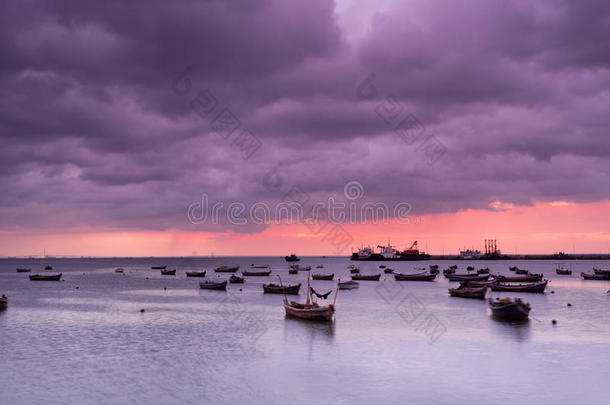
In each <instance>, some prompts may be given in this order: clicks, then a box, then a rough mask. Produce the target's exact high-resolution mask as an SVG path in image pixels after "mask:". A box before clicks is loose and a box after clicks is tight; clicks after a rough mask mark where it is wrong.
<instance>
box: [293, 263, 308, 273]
mask: <svg viewBox="0 0 610 405" xmlns="http://www.w3.org/2000/svg"><path fill="white" fill-rule="evenodd" d="M290 268H291V269H294V270H296V271H310V270H311V266H305V267H301V266H299V265H298V264H292V265H290Z"/></svg>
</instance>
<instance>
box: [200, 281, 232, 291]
mask: <svg viewBox="0 0 610 405" xmlns="http://www.w3.org/2000/svg"><path fill="white" fill-rule="evenodd" d="M199 288H201V289H202V290H225V291H226V289H227V280H224V281H211V280H205V281H200V282H199Z"/></svg>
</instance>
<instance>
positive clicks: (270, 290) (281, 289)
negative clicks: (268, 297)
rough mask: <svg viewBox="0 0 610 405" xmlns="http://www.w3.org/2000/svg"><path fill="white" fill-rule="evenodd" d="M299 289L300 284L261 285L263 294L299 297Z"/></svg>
mask: <svg viewBox="0 0 610 405" xmlns="http://www.w3.org/2000/svg"><path fill="white" fill-rule="evenodd" d="M300 289H301V284H300V283H299V284H297V285H277V284H263V291H264V292H265V294H289V295H299V290H300Z"/></svg>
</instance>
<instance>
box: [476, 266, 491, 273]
mask: <svg viewBox="0 0 610 405" xmlns="http://www.w3.org/2000/svg"><path fill="white" fill-rule="evenodd" d="M477 274H489V267H487V268H484V269H479V270H477Z"/></svg>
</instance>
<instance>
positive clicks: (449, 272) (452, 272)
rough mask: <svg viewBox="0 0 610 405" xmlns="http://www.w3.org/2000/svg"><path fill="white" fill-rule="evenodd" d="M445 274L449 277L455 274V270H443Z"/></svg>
mask: <svg viewBox="0 0 610 405" xmlns="http://www.w3.org/2000/svg"><path fill="white" fill-rule="evenodd" d="M443 274H444V275H445V276H448V275H449V274H455V269H452V268H448V269H445V270H443Z"/></svg>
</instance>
